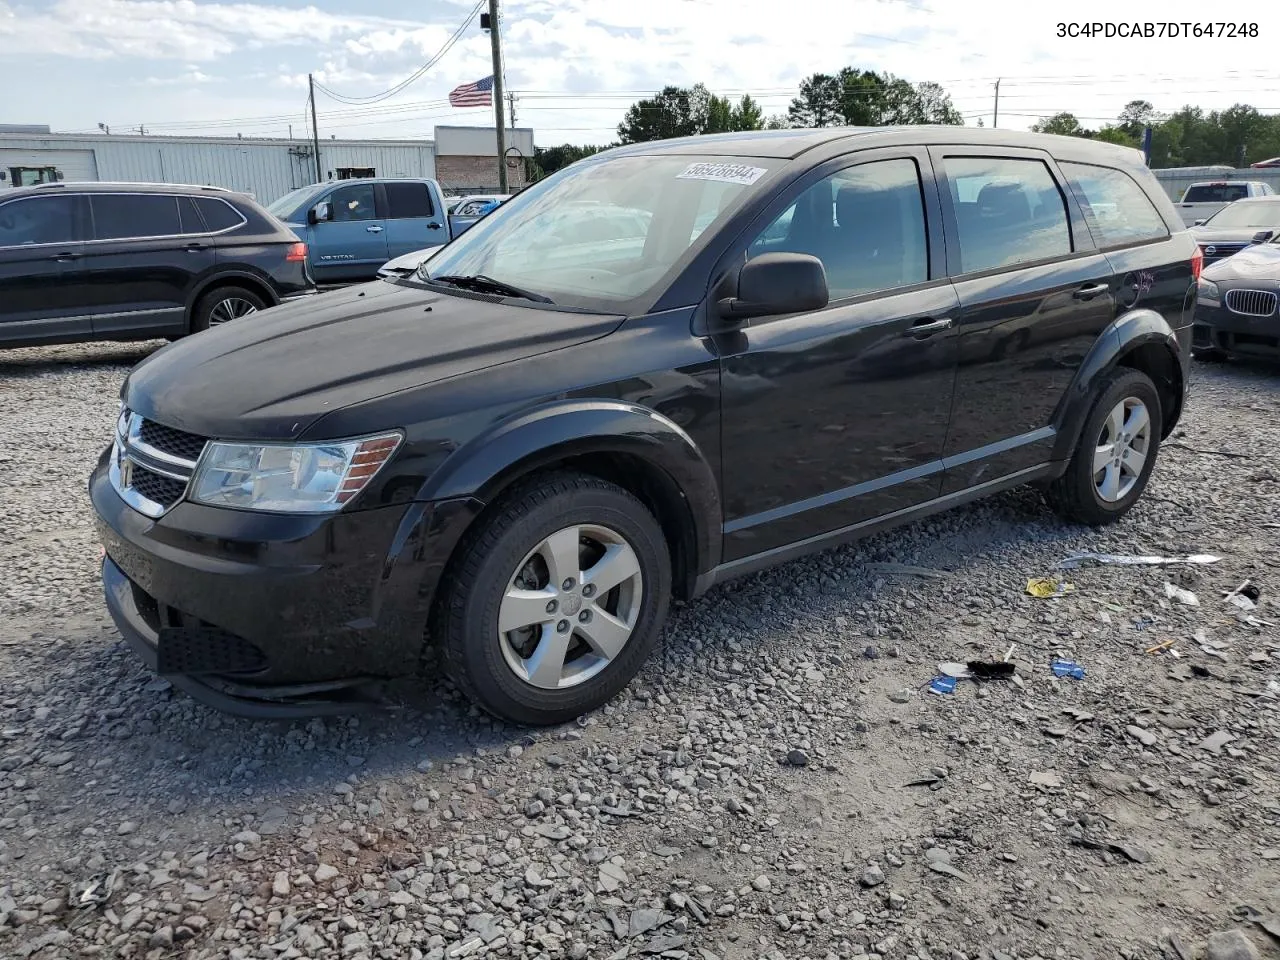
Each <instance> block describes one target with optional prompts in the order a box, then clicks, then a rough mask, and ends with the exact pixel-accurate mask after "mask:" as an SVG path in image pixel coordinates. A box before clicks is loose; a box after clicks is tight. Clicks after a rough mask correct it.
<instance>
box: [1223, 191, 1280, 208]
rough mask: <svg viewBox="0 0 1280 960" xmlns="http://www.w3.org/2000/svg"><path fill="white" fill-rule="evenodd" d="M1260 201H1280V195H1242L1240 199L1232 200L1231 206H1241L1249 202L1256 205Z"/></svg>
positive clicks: (1273, 202)
mask: <svg viewBox="0 0 1280 960" xmlns="http://www.w3.org/2000/svg"><path fill="white" fill-rule="evenodd" d="M1260 203H1272V204H1275V203H1280V195H1277V194H1274V193H1273V194H1271V195H1270V196H1266V197H1241V198H1240V199H1239V200H1233V201H1231V206H1233V207H1239V206H1248V205H1249V204H1255V205H1256V204H1260Z"/></svg>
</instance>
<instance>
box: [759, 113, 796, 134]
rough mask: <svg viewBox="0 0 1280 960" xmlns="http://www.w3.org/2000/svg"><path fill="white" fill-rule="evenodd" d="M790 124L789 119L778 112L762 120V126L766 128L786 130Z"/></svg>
mask: <svg viewBox="0 0 1280 960" xmlns="http://www.w3.org/2000/svg"><path fill="white" fill-rule="evenodd" d="M790 126H791V120H790V119H789V118H788V117H784V116H783V115H782V114H780V113H775V114H774V115H773V116H771V117H770V118H769V119H768V120H766V121H765V122H764V128H765V129H766V130H786V129H787V128H788V127H790Z"/></svg>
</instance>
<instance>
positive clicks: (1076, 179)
mask: <svg viewBox="0 0 1280 960" xmlns="http://www.w3.org/2000/svg"><path fill="white" fill-rule="evenodd" d="M1059 166H1060V167H1061V168H1062V172H1063V173H1064V174H1065V175H1066V177H1067V181H1068V182H1069V183H1070V184H1071V190H1072V192H1073V193H1074V194H1075V195H1076V202H1077V203H1079V204H1080V208H1081V210H1083V211H1084V217H1085V221H1086V222H1087V223H1088V224H1089V230H1090V231H1091V232H1092V233H1093V235H1094V236H1095V237H1097V238H1098V243H1099V245H1100V246H1103V247H1117V246H1122V245H1124V244H1126V243H1141V242H1143V241H1144V240H1163V239H1164V238H1165V237H1167V236H1169V228H1168V226H1166V225H1165V222H1164V219H1163V218H1162V217H1161V216H1160V213H1159V211H1157V210H1156V208H1155V206H1154V205H1152V203H1151V200H1150V198H1148V197H1147V195H1146V193H1144V192H1143V190H1142V188H1141V187H1140V186H1138V184H1137V183H1135V182H1134V179H1133V178H1132V177H1131V176H1129V175H1128V174H1127V173H1125V172H1124V171H1122V170H1113V169H1112V168H1110V167H1097V166H1094V165H1093V164H1088V163H1061V164H1059Z"/></svg>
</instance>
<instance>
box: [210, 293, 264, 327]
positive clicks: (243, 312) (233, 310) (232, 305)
mask: <svg viewBox="0 0 1280 960" xmlns="http://www.w3.org/2000/svg"><path fill="white" fill-rule="evenodd" d="M257 312H258V308H257V307H256V306H254V305H253V304H252V303H250V302H249V301H248V300H245V299H244V298H243V297H227V298H226V299H225V300H219V301H218V303H216V304H215V305H214V308H213V309H212V310H210V311H209V326H211V327H212V326H217V325H218V324H220V323H227V322H228V321H230V320H239V319H240V318H241V317H247V316H249V314H251V313H257Z"/></svg>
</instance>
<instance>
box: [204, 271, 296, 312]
mask: <svg viewBox="0 0 1280 960" xmlns="http://www.w3.org/2000/svg"><path fill="white" fill-rule="evenodd" d="M223 287H243V288H244V289H245V290H248V291H250V292H251V293H256V294H257V295H258V296H260V297H261V298H262V302H263V303H265V304H266V305H267V306H272V305H274V304H275V302H276V295H275V291H273V290H272V289H271V287H269V286H268V285H267V284H266V283H264V282H263V281H262V280H259V279H258V278H257V277H249V276H240V275H239V274H237V275H235V276H230V277H215V278H214V279H213V280H211V281H209V283H208V284H206V285H205V286H204V287H202V288H201V289H200V292H199V293H197V294H196V295H195V298H194V299H193V300H192V301H191V310H192V311H193V312H194V311H195V310H196V309H197V308H198V307H199V306H200V302H201V301H202V300H204V298H205V297H207V296H209V294H211V293H213V292H214V291H215V290H221V289H222V288H223Z"/></svg>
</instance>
